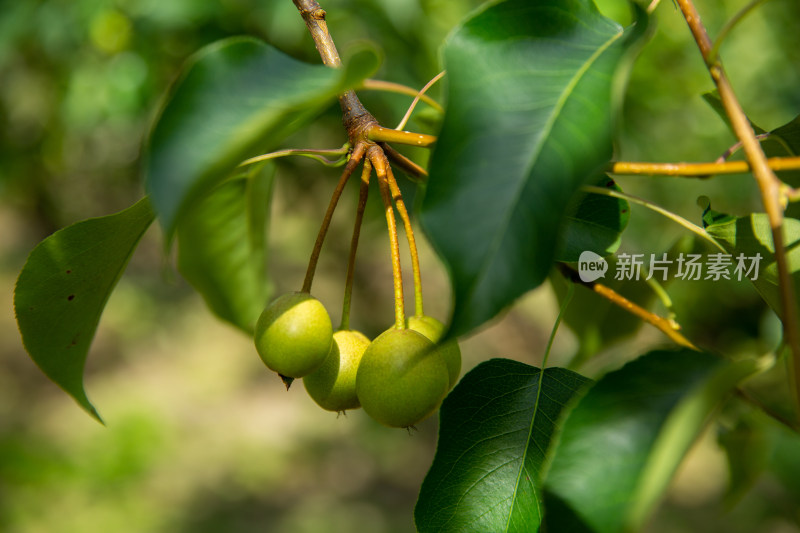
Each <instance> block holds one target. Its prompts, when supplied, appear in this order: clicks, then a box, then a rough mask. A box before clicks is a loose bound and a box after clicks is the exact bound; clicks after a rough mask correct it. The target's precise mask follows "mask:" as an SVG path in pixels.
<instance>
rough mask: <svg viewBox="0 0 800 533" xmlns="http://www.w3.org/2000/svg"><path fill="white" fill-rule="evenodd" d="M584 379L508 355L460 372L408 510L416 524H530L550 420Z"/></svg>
mask: <svg viewBox="0 0 800 533" xmlns="http://www.w3.org/2000/svg"><path fill="white" fill-rule="evenodd" d="M588 383H589V380H588V379H587V378H584V377H583V376H581V375H579V374H576V373H574V372H571V371H569V370H565V369H563V368H548V369H546V370H545V371H544V375H542V372H541V370H540V369H538V368H534V367H532V366H529V365H526V364H524V363H520V362H517V361H511V360H508V359H493V360H490V361H487V362H485V363H482V364H480V365H478V366H477V367H475V368H474V369H473V370H472V371H470V372H469V373H468V374H467V375H466V376H464V378H463V379H462V380H461V382H460V383H459V384H458V385H457V386H456V388H455V389H453V391H452V392H451V393H450V395H449V396H448V397H447V398H446V399H445V401H444V403H443V404H442V408H441V411H440V428H439V445H438V448H437V450H436V457H435V458H434V460H433V465H432V466H431V469H430V471H429V472H428V475H427V476H426V477H425V481H424V482H423V484H422V488H421V490H420V494H419V500H418V501H417V506H416V509H415V512H414V516H415V519H416V524H417V528H418V529H419V531H420V532H422V533H427V532H433V531H436V532H445V531H452V532H462V531H493V532H495V531H497V532H499V531H519V532H533V531H537V530H538V527H539V524H540V522H541V520H542V513H543V508H542V493H541V482H540V481H541V480H540V473H541V466H542V462H543V461H544V458H545V453H546V451H547V448H548V446H549V444H550V440H551V437H552V436H553V433H554V431H555V425H554V424H555V421H556V420H557V419H558V417H559V414H560V412H561V410H562V409H563V408H564V405H565V404H567V402H569V401H570V399H571V398H572V397H573V396H574V395H575V394H576V393H577V392H578V391H580V390H581V389H582V388H583V387H585V386H586V385H587V384H588Z"/></svg>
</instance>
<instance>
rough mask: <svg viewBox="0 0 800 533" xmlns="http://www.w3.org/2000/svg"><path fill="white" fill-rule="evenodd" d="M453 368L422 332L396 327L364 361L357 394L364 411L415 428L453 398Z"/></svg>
mask: <svg viewBox="0 0 800 533" xmlns="http://www.w3.org/2000/svg"><path fill="white" fill-rule="evenodd" d="M448 386H449V378H448V372H447V365H446V364H445V362H444V359H442V357H441V356H440V355H439V354H438V352H437V350H436V346H435V345H434V344H433V343H432V342H431V341H430V340H428V339H427V338H426V337H425V336H424V335H422V334H421V333H417V332H416V331H413V330H410V329H396V328H391V329H389V330H387V331H384V332H383V333H381V334H380V335H379V336H378V337H377V338H376V339H375V340H374V341H372V343H371V344H370V345H369V347H368V348H367V350H366V351H365V352H364V355H363V356H362V357H361V364H360V365H359V366H358V373H357V375H356V393H357V395H358V399H359V401H360V402H361V407H363V408H364V411H366V413H367V414H368V415H369V416H371V417H372V418H374V419H375V420H377V421H378V422H380V423H381V424H384V425H386V426H389V427H409V426H412V425H414V424H416V423H417V422H419V421H420V420H422V419H423V418H425V417H427V416H428V415H430V414H431V413H433V412H434V411H436V409H438V407H439V405H440V404H441V403H442V400H443V399H444V397H445V395H446V394H447V391H448Z"/></svg>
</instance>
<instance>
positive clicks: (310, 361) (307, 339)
mask: <svg viewBox="0 0 800 533" xmlns="http://www.w3.org/2000/svg"><path fill="white" fill-rule="evenodd" d="M254 340H255V345H256V350H257V351H258V355H260V356H261V359H262V360H263V361H264V364H266V365H267V367H269V368H270V369H271V370H274V371H275V372H277V373H278V374H280V375H281V376H285V377H290V378H300V377H303V376H305V375H308V374H310V373H311V372H313V371H314V370H316V369H317V368H319V367H320V366H321V365H322V362H323V361H324V360H325V357H326V356H327V355H328V352H329V351H330V348H331V343H332V342H333V326H332V325H331V319H330V317H329V316H328V312H327V311H326V310H325V306H323V305H322V303H321V302H320V301H319V300H317V299H316V298H314V297H313V296H311V295H310V294H308V293H307V292H293V293H288V294H284V295H283V296H280V297H279V298H277V299H276V300H274V301H273V302H272V303H270V304H269V305H268V306H267V308H266V309H264V311H263V312H262V313H261V316H260V317H259V318H258V322H257V323H256V330H255V336H254Z"/></svg>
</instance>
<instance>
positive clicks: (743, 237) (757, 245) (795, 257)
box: [703, 209, 800, 316]
mask: <svg viewBox="0 0 800 533" xmlns="http://www.w3.org/2000/svg"><path fill="white" fill-rule="evenodd" d="M706 211H707V213H705V214H704V217H703V220H704V224H705V223H707V219H708V218H709V216H708V212H710V211H709V210H708V209H707V210H706ZM716 220H718V221H719V222H717V223H712V224H710V225H707V226H706V231H707V232H708V234H709V235H711V236H712V237H714V238H715V239H717V241H719V243H720V244H722V246H723V247H724V248H725V249H726V250H727V251H728V252H729V253H730V254H731V255H733V256H734V257H733V258H732V262H733V264H734V265H736V264H737V263H738V257H739V256H740V254H741V255H742V257H743V259H744V261H745V265H746V266H749V265H750V264H751V262H752V261H751V260H752V259H753V258H756V257H757V255H759V256H760V257H761V259H760V261H758V272H757V275H756V273H755V272H753V273H752V274H750V275H748V276H747V278H748V279H750V280H751V281H752V282H753V285H755V287H756V290H758V292H759V294H761V297H762V298H764V301H766V302H767V304H769V306H770V307H771V308H772V309H773V310H774V311H775V312H776V313H777V314H778V316H782V311H781V291H780V288H779V286H778V264H777V263H776V262H775V246H774V245H773V243H772V230H771V229H770V225H769V220H768V218H767V215H766V214H763V213H753V214H751V215H749V216H746V217H739V218H733V217H729V216H728V217H721V216H719V215H718V216H717V218H716ZM783 236H784V246H785V247H786V261H787V264H788V267H789V272H790V273H791V275H792V280H793V282H794V298H795V300H796V301H797V302H798V305H800V220H797V219H795V218H785V219H784V221H783ZM754 276H755V279H754Z"/></svg>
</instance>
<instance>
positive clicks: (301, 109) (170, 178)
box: [145, 38, 378, 236]
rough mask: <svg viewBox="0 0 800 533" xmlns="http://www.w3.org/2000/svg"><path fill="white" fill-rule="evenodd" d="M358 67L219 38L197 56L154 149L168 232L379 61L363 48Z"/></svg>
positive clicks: (157, 131)
mask: <svg viewBox="0 0 800 533" xmlns="http://www.w3.org/2000/svg"><path fill="white" fill-rule="evenodd" d="M370 58H371V60H370ZM351 63H352V67H351V68H350V69H341V70H334V69H330V68H328V67H325V66H323V65H311V64H307V63H302V62H300V61H297V60H295V59H293V58H291V57H289V56H287V55H285V54H283V53H282V52H280V51H278V50H277V49H275V48H273V47H271V46H269V45H267V44H264V43H262V42H260V41H257V40H255V39H250V38H233V39H227V40H224V41H220V42H217V43H214V44H212V45H209V46H208V47H206V48H204V49H203V50H201V51H200V52H198V53H197V54H196V55H195V56H193V57H192V58H191V59H190V60H189V62H188V63H187V65H186V66H185V68H184V72H183V75H182V76H181V78H180V80H179V81H178V82H177V83H176V84H175V86H174V87H173V88H172V90H171V91H170V94H169V96H168V99H167V103H166V105H165V106H164V108H163V110H162V111H161V114H160V116H159V117H158V120H157V121H156V123H155V126H154V128H153V131H152V133H151V135H150V140H149V143H148V148H147V162H146V178H145V181H146V186H147V190H148V192H149V194H150V196H151V198H152V201H153V207H154V209H155V211H156V213H157V214H158V217H159V220H160V221H161V224H162V226H163V227H164V229H165V231H166V233H167V235H168V236H171V235H172V232H173V231H174V230H175V227H176V223H177V221H178V218H179V217H180V216H182V214H183V212H184V211H185V210H186V209H187V207H188V206H189V205H191V204H192V203H193V202H195V201H197V200H199V199H200V198H202V197H203V196H204V195H205V194H206V193H208V192H209V191H210V190H211V189H213V188H214V187H215V186H216V185H217V184H218V183H219V182H220V181H221V180H222V179H224V178H225V177H226V176H227V175H228V174H229V173H230V172H231V171H232V170H233V169H234V168H235V167H236V165H238V164H239V163H240V162H241V161H242V160H244V159H246V158H247V157H250V156H252V155H256V154H257V153H259V152H261V151H268V150H271V149H272V148H274V147H275V146H276V145H277V144H278V143H280V142H281V141H282V140H283V139H284V138H285V137H286V136H287V135H289V134H290V133H292V132H293V131H295V130H296V129H297V128H299V127H300V126H302V125H304V124H306V123H307V122H309V121H310V120H311V119H312V118H313V117H314V116H316V115H317V114H318V113H319V112H320V111H321V110H322V109H324V107H325V106H327V105H330V104H331V103H332V102H333V101H334V99H335V96H336V94H337V93H339V92H340V91H342V90H343V89H344V88H346V87H349V86H352V85H354V84H355V83H357V82H359V81H360V80H361V79H363V78H364V77H366V76H367V75H369V74H370V73H371V72H373V71H374V69H375V68H377V64H378V59H377V56H376V55H375V53H374V52H370V51H363V52H361V53H359V54H358V55H357V56H356V57H355V58H354V59H353V61H352V62H351Z"/></svg>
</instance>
